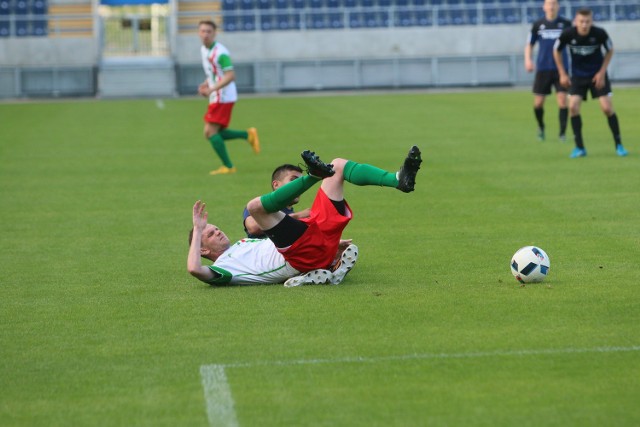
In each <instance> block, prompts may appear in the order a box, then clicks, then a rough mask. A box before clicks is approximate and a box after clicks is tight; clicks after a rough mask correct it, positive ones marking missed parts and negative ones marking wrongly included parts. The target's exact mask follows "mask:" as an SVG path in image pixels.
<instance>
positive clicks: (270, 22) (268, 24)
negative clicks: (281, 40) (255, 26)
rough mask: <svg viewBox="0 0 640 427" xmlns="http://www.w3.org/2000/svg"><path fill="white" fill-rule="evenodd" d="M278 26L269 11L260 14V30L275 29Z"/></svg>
mask: <svg viewBox="0 0 640 427" xmlns="http://www.w3.org/2000/svg"><path fill="white" fill-rule="evenodd" d="M277 28H278V27H277V26H276V24H275V22H274V16H273V15H272V14H270V13H265V14H262V15H260V29H261V30H262V31H271V30H276V29H277Z"/></svg>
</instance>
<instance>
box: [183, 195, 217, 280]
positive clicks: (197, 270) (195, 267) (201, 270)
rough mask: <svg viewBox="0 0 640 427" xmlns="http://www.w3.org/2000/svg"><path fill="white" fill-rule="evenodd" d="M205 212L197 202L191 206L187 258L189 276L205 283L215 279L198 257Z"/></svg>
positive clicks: (205, 220) (205, 222) (205, 224)
mask: <svg viewBox="0 0 640 427" xmlns="http://www.w3.org/2000/svg"><path fill="white" fill-rule="evenodd" d="M207 217H208V215H207V211H206V210H205V204H204V203H202V202H201V201H200V200H198V201H197V202H196V203H195V205H193V238H192V239H191V246H189V256H188V257H187V270H188V271H189V274H191V275H192V276H193V277H196V278H197V279H200V280H202V281H203V282H207V281H209V280H211V279H213V278H214V277H215V275H214V273H213V271H211V269H210V268H208V267H206V266H204V265H202V260H201V256H200V245H201V243H202V232H203V231H204V228H205V227H206V226H207Z"/></svg>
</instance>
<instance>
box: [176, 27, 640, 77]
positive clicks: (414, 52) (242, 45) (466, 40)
mask: <svg viewBox="0 0 640 427" xmlns="http://www.w3.org/2000/svg"><path fill="white" fill-rule="evenodd" d="M602 27H603V28H605V29H606V30H607V31H608V32H609V35H610V36H611V38H612V40H613V42H614V46H615V48H616V50H618V51H640V22H631V23H629V22H606V23H603V24H602ZM529 30H530V26H529V25H496V26H476V27H472V26H465V27H454V26H450V27H427V28H390V29H366V30H319V31H298V32H292V31H269V32H260V31H255V32H234V33H224V32H220V33H219V34H218V40H219V41H220V42H221V43H223V44H224V45H226V46H227V47H228V48H229V50H230V51H231V57H232V59H233V60H234V61H235V62H239V63H240V62H262V61H290V60H315V59H319V60H327V59H332V60H333V59H354V58H358V59H373V58H418V57H431V56H449V57H450V56H462V57H464V56H484V55H505V54H507V55H512V54H522V52H523V50H524V45H525V42H526V36H527V34H528V32H529ZM199 49H200V45H199V40H198V37H197V35H196V34H195V33H194V34H193V35H181V36H179V37H178V38H177V43H176V51H175V54H174V57H175V59H176V61H177V62H178V63H198V62H199V61H200V58H199V54H200V53H199V52H200V50H199ZM639 66H640V64H639Z"/></svg>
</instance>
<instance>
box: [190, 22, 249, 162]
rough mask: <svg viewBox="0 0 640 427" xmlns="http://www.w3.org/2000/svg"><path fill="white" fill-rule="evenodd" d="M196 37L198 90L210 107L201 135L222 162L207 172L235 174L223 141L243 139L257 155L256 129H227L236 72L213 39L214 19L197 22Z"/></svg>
mask: <svg viewBox="0 0 640 427" xmlns="http://www.w3.org/2000/svg"><path fill="white" fill-rule="evenodd" d="M198 36H199V37H200V41H201V42H202V46H200V55H201V57H202V68H203V69H204V73H205V75H206V79H205V80H204V82H202V83H201V84H200V86H198V93H199V94H200V95H202V96H204V97H205V98H209V107H208V109H207V113H206V114H205V115H204V121H205V125H204V136H205V138H207V140H208V141H209V142H210V143H211V146H212V147H213V149H214V151H215V152H216V153H217V154H218V157H220V160H222V163H223V165H222V166H220V167H219V168H218V169H215V170H212V171H211V172H210V174H211V175H219V174H229V173H235V172H236V168H235V167H234V165H233V162H231V158H230V157H229V153H228V152H227V147H226V144H225V141H226V140H229V139H236V138H242V139H246V140H247V141H248V142H249V144H251V147H252V148H253V151H254V152H255V153H256V154H257V153H259V152H260V141H259V139H258V131H257V130H256V128H249V129H247V130H246V131H244V130H232V129H229V128H228V126H229V122H230V121H231V111H232V110H233V106H234V105H235V103H236V101H237V100H238V90H237V88H236V84H235V78H236V75H235V72H234V71H233V64H232V63H231V56H230V55H229V50H228V49H227V48H226V47H224V46H223V45H222V44H221V43H219V42H217V41H216V40H215V37H216V24H215V23H214V22H213V21H201V22H200V24H199V25H198Z"/></svg>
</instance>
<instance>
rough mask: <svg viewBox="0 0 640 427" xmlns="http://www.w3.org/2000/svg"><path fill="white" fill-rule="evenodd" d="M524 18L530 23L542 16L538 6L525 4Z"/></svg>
mask: <svg viewBox="0 0 640 427" xmlns="http://www.w3.org/2000/svg"><path fill="white" fill-rule="evenodd" d="M525 18H526V20H527V22H528V23H532V22H534V21H536V20H538V19H540V18H542V14H541V11H540V7H538V6H527V7H526V16H525Z"/></svg>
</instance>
